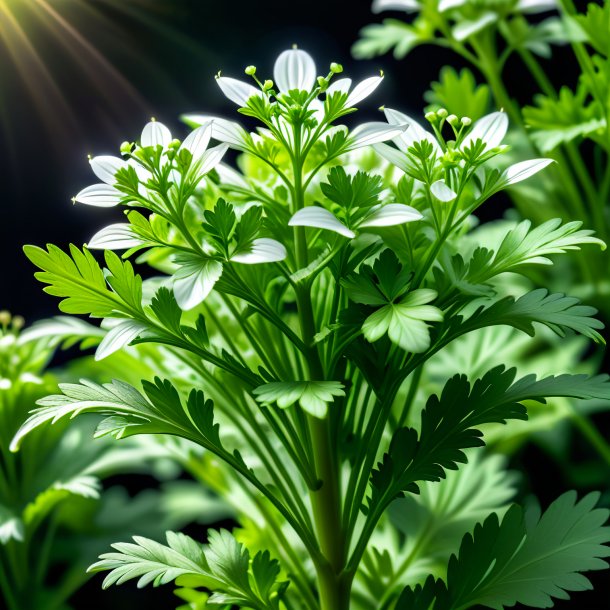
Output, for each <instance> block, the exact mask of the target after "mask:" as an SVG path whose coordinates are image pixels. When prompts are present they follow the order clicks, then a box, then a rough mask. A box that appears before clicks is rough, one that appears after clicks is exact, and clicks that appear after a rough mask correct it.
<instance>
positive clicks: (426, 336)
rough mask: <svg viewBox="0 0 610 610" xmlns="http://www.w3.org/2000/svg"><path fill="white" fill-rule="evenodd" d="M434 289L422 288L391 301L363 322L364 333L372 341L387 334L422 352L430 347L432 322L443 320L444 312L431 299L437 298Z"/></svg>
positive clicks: (415, 351) (407, 346)
mask: <svg viewBox="0 0 610 610" xmlns="http://www.w3.org/2000/svg"><path fill="white" fill-rule="evenodd" d="M436 297H437V293H436V291H435V290H430V289H427V288H420V289H418V290H414V291H413V292H410V293H409V294H407V296H406V297H404V298H403V299H402V300H401V301H399V302H396V303H388V304H387V305H384V306H383V307H382V308H381V309H378V310H377V311H376V312H375V313H373V314H371V315H370V316H369V317H368V318H367V319H366V320H365V321H364V324H363V325H362V333H363V335H364V337H365V339H366V340H367V341H370V342H371V343H373V342H375V341H378V340H379V339H381V337H383V336H384V335H386V334H387V335H388V337H389V338H390V341H391V342H392V343H394V344H396V345H398V346H399V347H401V348H402V349H404V350H405V351H407V352H411V353H415V354H418V353H421V352H425V351H426V350H427V349H428V348H429V347H430V332H429V325H428V324H426V322H442V320H443V312H442V311H441V310H440V309H439V308H438V307H434V306H433V305H428V303H430V302H432V301H434V299H436Z"/></svg>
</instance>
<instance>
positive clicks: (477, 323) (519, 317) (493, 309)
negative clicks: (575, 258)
mask: <svg viewBox="0 0 610 610" xmlns="http://www.w3.org/2000/svg"><path fill="white" fill-rule="evenodd" d="M596 313H597V310H596V309H595V308H593V307H589V306H587V305H582V304H581V303H580V301H579V300H578V299H576V298H574V297H568V296H565V295H563V294H561V293H558V294H549V293H548V292H547V290H545V289H544V288H539V289H538V290H533V291H532V292H528V293H526V294H524V295H523V296H521V297H519V298H518V299H515V298H514V297H504V298H503V299H500V300H499V301H496V302H495V303H493V304H492V305H489V306H487V307H480V308H479V309H478V310H477V311H476V312H475V313H474V314H472V316H470V317H469V318H468V319H467V320H465V321H464V322H461V324H462V326H461V330H462V332H463V331H466V332H469V331H470V330H474V329H476V328H484V327H486V326H497V325H501V324H506V325H507V326H512V327H513V328H516V329H518V330H521V331H523V332H524V333H527V334H528V335H530V336H532V337H533V336H534V335H535V328H534V322H538V323H539V324H543V325H544V326H546V327H548V328H550V329H551V330H552V331H553V332H554V333H556V334H557V335H559V336H560V337H564V336H565V335H566V331H574V332H577V333H579V334H581V335H584V336H585V337H589V338H590V339H593V340H594V341H595V342H597V343H605V340H604V338H603V337H602V336H601V335H600V334H599V332H597V331H598V330H600V329H602V328H604V324H603V323H602V322H600V321H599V320H597V319H595V318H594V317H592V316H594V315H595V314H596ZM457 323H459V321H458V322H457Z"/></svg>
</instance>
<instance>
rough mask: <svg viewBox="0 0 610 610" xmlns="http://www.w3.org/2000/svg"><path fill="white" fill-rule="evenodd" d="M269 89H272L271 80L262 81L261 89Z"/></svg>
mask: <svg viewBox="0 0 610 610" xmlns="http://www.w3.org/2000/svg"><path fill="white" fill-rule="evenodd" d="M269 89H273V81H272V80H269V79H267V80H266V81H265V82H264V83H263V91H269Z"/></svg>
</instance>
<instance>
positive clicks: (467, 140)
mask: <svg viewBox="0 0 610 610" xmlns="http://www.w3.org/2000/svg"><path fill="white" fill-rule="evenodd" d="M439 113H440V111H439ZM384 114H385V116H386V119H387V121H388V123H389V124H390V125H395V126H404V125H406V126H407V128H406V129H405V130H404V131H403V132H402V133H400V134H399V135H398V136H396V137H395V138H393V142H394V144H395V145H396V147H393V146H389V145H388V144H385V143H378V144H375V145H374V146H373V148H374V149H375V151H376V152H377V153H378V154H379V155H380V156H381V157H383V158H384V159H385V160H386V161H388V162H390V163H392V164H393V165H395V166H396V167H397V168H399V169H400V170H402V171H403V172H405V173H411V171H412V168H413V161H412V159H411V150H410V149H412V147H413V146H414V145H415V144H417V143H420V142H427V143H428V144H429V145H430V146H431V147H432V154H433V155H434V156H435V159H436V160H437V161H440V160H442V158H443V156H444V155H445V153H446V144H445V142H443V143H442V145H441V143H440V142H439V139H438V138H437V137H435V135H433V134H432V133H430V132H429V131H427V130H425V129H424V128H423V127H422V126H421V125H420V124H419V123H418V122H417V121H416V120H415V119H413V118H411V117H410V116H408V115H406V114H404V113H402V112H399V111H397V110H393V109H391V108H384ZM432 114H434V113H432ZM426 116H428V115H426ZM439 116H442V117H443V122H444V119H445V117H446V116H447V112H446V111H444V114H443V115H440V114H439ZM437 118H438V117H437ZM453 118H454V119H456V121H457V117H455V116H454V117H453ZM449 120H451V118H449ZM442 124H443V123H441V127H442ZM454 124H455V123H454ZM507 130H508V116H507V115H506V113H505V112H492V113H490V114H487V115H485V116H484V117H482V118H480V119H479V120H478V121H476V122H475V123H474V124H473V125H472V126H470V124H469V122H465V121H464V120H463V121H462V123H461V128H460V129H459V130H455V129H454V132H456V133H457V134H458V137H457V141H456V146H455V149H454V150H452V151H450V152H451V154H455V153H456V152H457V153H459V154H461V155H463V156H464V158H466V159H470V155H469V153H470V151H472V150H476V151H477V152H476V158H475V159H474V161H477V160H479V159H481V162H482V161H485V160H487V159H489V158H491V157H492V156H494V155H495V154H497V153H499V152H501V151H502V149H501V147H502V142H503V140H504V138H505V136H506V132H507ZM439 137H440V136H439ZM462 162H463V161H462ZM552 162H553V161H552V159H531V160H528V161H523V162H520V163H515V164H514V165H511V166H509V167H508V168H507V169H506V170H504V171H503V172H502V175H501V176H500V179H499V182H498V184H499V185H501V188H504V187H506V186H509V185H511V184H516V183H517V182H521V181H522V180H525V179H527V178H529V177H530V176H533V175H534V174H536V173H537V172H539V171H540V170H542V169H544V168H545V167H546V166H547V165H549V164H550V163H552ZM429 190H430V193H431V195H432V196H433V197H434V199H436V200H438V201H441V202H445V203H447V202H451V201H453V200H454V199H455V198H456V197H457V193H456V192H455V191H454V190H453V189H452V188H451V187H450V186H449V185H448V184H447V183H446V181H445V180H444V179H442V178H441V179H438V180H436V181H434V182H432V184H430V185H429Z"/></svg>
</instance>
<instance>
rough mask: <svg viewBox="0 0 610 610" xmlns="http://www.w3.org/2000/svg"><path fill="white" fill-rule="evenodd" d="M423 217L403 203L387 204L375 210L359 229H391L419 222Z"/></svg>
mask: <svg viewBox="0 0 610 610" xmlns="http://www.w3.org/2000/svg"><path fill="white" fill-rule="evenodd" d="M422 218H423V216H422V215H421V214H420V213H419V212H418V211H417V210H416V209H415V208H412V207H411V206H410V205H405V204H404V203H388V204H387V205H384V206H382V207H380V208H379V209H377V210H375V211H374V212H373V213H372V214H371V215H370V216H368V217H367V219H366V220H365V221H364V222H361V223H360V226H361V227H392V226H394V225H402V224H404V223H405V222H413V221H414V220H421V219H422Z"/></svg>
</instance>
